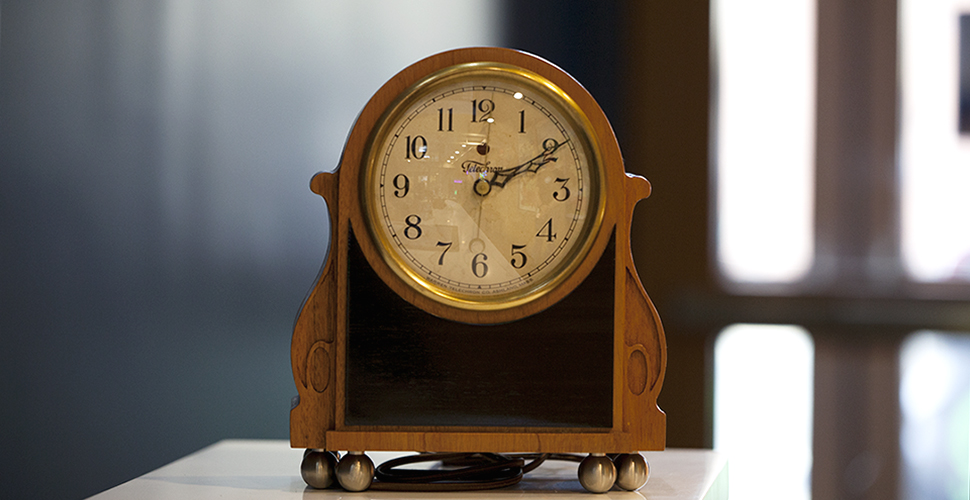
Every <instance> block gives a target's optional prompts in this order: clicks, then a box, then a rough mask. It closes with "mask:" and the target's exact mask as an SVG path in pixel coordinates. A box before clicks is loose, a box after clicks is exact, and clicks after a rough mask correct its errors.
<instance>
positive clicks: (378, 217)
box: [361, 63, 603, 310]
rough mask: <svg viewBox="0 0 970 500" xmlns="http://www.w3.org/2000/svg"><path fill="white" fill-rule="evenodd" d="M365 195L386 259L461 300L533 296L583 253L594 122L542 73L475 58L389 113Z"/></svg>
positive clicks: (594, 160)
mask: <svg viewBox="0 0 970 500" xmlns="http://www.w3.org/2000/svg"><path fill="white" fill-rule="evenodd" d="M375 130H376V133H375V134H374V135H373V136H372V138H371V140H370V143H369V147H368V153H367V154H366V155H365V165H364V174H363V176H362V183H363V184H362V186H361V189H362V200H363V204H364V210H365V212H366V214H367V217H366V219H367V224H368V225H369V228H370V232H371V235H372V236H373V237H374V239H375V241H376V242H377V246H378V248H379V249H380V251H381V254H382V256H383V258H384V260H385V261H386V262H387V263H388V265H389V266H390V267H391V269H392V270H393V271H394V272H395V273H396V274H397V275H398V276H399V277H401V278H402V279H403V280H404V281H405V282H406V283H408V284H409V285H411V286H412V287H413V288H415V289H416V290H417V291H418V292H420V293H422V294H423V295H426V296H429V297H431V298H433V299H434V300H437V301H439V302H443V303H445V304H448V305H452V306H455V307H459V308H463V309H479V310H489V309H502V308H508V307H513V306H516V305H519V304H522V303H525V302H528V301H530V300H532V299H534V298H537V297H539V296H540V295H542V294H543V293H545V292H546V291H547V290H549V289H550V288H552V287H554V286H556V285H557V284H558V283H560V282H561V281H562V280H563V279H565V278H566V277H567V276H568V275H569V273H571V272H572V271H573V270H574V269H575V268H576V266H578V265H579V263H580V262H581V261H582V259H583V257H584V256H585V255H586V253H587V252H588V250H589V247H590V246H591V244H592V241H593V239H594V238H595V236H596V231H597V229H598V226H599V223H600V220H601V218H602V212H603V209H602V199H603V196H602V194H601V192H600V190H601V188H602V184H603V182H602V176H603V174H602V168H601V166H600V162H599V155H598V153H597V149H596V143H595V140H594V138H593V137H591V134H590V133H589V132H587V131H588V130H590V126H589V125H588V121H587V119H586V117H585V115H583V113H582V111H581V110H580V109H579V108H578V107H577V106H576V105H575V103H574V102H573V101H572V100H571V99H570V98H569V96H567V95H566V94H565V93H563V92H562V91H561V90H560V89H559V88H558V87H556V86H555V85H554V84H552V83H551V82H549V81H548V80H546V79H544V78H542V77H540V76H538V75H536V74H534V73H531V72H528V71H525V70H523V69H521V68H517V67H511V66H505V65H500V64H492V63H475V64H466V65H460V66H454V67H451V68H447V69H446V70H443V71H440V72H437V73H435V74H433V75H431V76H429V77H428V78H425V79H423V80H422V81H420V82H418V83H417V84H415V85H414V86H412V87H411V88H410V89H409V90H408V91H406V92H405V94H404V96H403V97H401V98H400V99H398V101H396V103H395V104H394V105H393V106H392V107H391V108H390V110H389V111H388V112H387V113H385V115H384V116H383V117H382V119H381V121H380V122H379V125H378V127H377V128H376V129H375Z"/></svg>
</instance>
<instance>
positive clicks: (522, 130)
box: [519, 109, 525, 134]
mask: <svg viewBox="0 0 970 500" xmlns="http://www.w3.org/2000/svg"><path fill="white" fill-rule="evenodd" d="M519 133H520V134H524V133H525V110H524V109H523V110H522V111H519Z"/></svg>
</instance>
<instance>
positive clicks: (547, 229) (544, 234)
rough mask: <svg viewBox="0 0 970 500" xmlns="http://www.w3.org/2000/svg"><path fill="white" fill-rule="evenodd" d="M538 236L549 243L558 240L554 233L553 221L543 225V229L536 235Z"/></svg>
mask: <svg viewBox="0 0 970 500" xmlns="http://www.w3.org/2000/svg"><path fill="white" fill-rule="evenodd" d="M536 236H537V237H539V238H545V239H546V241H549V242H551V241H554V240H555V239H556V233H553V232H552V219H549V220H547V221H546V223H545V224H543V225H542V229H540V230H539V232H538V233H536Z"/></svg>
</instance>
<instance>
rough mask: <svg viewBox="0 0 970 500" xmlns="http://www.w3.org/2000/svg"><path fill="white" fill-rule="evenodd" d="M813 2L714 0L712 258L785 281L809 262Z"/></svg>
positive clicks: (738, 273) (746, 275)
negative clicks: (714, 254)
mask: <svg viewBox="0 0 970 500" xmlns="http://www.w3.org/2000/svg"><path fill="white" fill-rule="evenodd" d="M815 10H816V6H815V1H814V0H790V1H785V2H778V1H773V0H716V1H715V2H714V4H713V13H712V15H713V18H714V22H713V25H714V30H715V33H714V38H715V41H714V43H715V45H716V50H717V55H716V61H717V69H716V71H717V86H716V87H717V88H716V89H715V91H714V95H715V99H716V101H715V102H716V106H715V109H716V111H715V112H716V113H717V116H716V124H717V126H716V132H715V137H716V142H715V145H716V146H715V154H716V165H717V175H716V179H717V205H716V206H717V215H716V217H717V238H716V241H717V261H718V264H719V270H720V272H721V273H722V274H723V275H724V276H725V277H726V278H728V279H730V280H732V281H740V282H791V281H795V280H797V279H799V278H801V277H803V276H804V275H805V273H807V272H808V270H809V268H810V267H811V265H812V259H813V248H812V247H813V244H814V240H813V234H812V224H813V207H814V202H813V196H814V164H815V31H816V29H815Z"/></svg>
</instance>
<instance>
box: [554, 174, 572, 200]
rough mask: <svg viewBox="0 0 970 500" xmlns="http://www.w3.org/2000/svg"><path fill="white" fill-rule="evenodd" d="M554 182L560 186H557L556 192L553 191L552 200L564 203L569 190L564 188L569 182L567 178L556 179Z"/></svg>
mask: <svg viewBox="0 0 970 500" xmlns="http://www.w3.org/2000/svg"><path fill="white" fill-rule="evenodd" d="M556 182H561V183H562V185H561V186H559V189H558V190H557V191H553V193H552V198H553V199H554V200H556V201H566V200H568V199H569V188H568V187H566V183H567V182H569V178H568V177H567V178H565V179H558V178H557V179H556Z"/></svg>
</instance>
